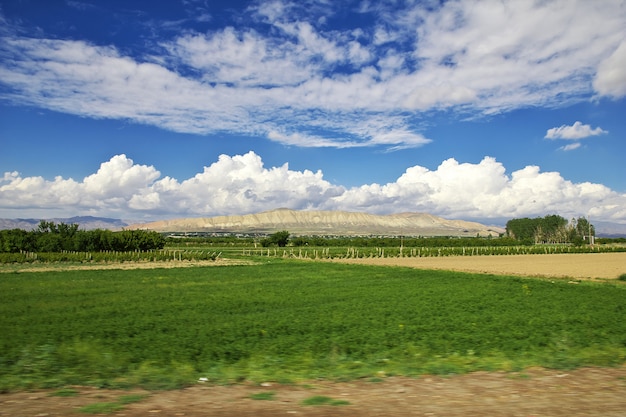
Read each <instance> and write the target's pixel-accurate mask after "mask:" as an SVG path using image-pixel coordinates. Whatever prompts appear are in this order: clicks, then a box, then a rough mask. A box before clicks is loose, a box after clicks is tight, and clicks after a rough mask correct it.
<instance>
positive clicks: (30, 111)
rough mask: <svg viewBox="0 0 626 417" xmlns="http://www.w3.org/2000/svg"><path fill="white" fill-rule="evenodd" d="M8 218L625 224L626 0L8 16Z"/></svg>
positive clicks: (4, 186) (2, 181)
mask: <svg viewBox="0 0 626 417" xmlns="http://www.w3.org/2000/svg"><path fill="white" fill-rule="evenodd" d="M0 38H1V39H0V217H2V218H53V217H71V216H86V215H90V216H98V217H112V218H121V219H133V220H135V221H150V220H159V219H168V218H181V217H212V216H218V215H235V214H249V213H257V212H261V211H265V210H272V209H276V208H290V209H294V210H346V211H358V212H368V213H374V214H389V213H401V212H425V213H430V214H434V215H438V216H442V217H445V218H449V219H464V220H479V221H483V222H485V223H488V224H496V225H497V224H500V225H502V224H504V223H505V222H506V221H507V220H508V219H511V218H519V217H539V216H545V215H549V214H558V215H561V216H563V217H565V218H568V219H569V218H572V217H580V216H586V217H589V218H590V219H591V220H592V222H594V221H601V222H612V223H615V224H621V225H626V121H625V117H626V1H620V0H596V1H588V0H541V1H531V0H528V1H526V0H514V1H506V0H497V1H496V0H460V1H443V0H442V1H434V0H432V1H431V0H424V1H419V0H416V1H412V0H387V1H372V0H355V1H350V0H332V1H331V0H328V1H324V0H298V1H289V0H276V1H272V0H268V1H242V0H228V1H213V0H171V1H161V2H155V1H152V0H123V1H122V0H0Z"/></svg>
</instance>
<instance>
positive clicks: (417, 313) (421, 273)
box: [0, 255, 626, 390]
mask: <svg viewBox="0 0 626 417" xmlns="http://www.w3.org/2000/svg"><path fill="white" fill-rule="evenodd" d="M589 256H597V255H589ZM625 291H626V286H625V285H624V284H623V283H622V282H620V281H617V280H616V281H613V282H603V283H596V282H585V281H583V282H580V284H579V285H571V284H569V283H568V282H567V281H562V280H556V281H553V282H551V281H548V280H538V279H530V278H522V277H514V276H497V275H483V274H470V273H462V272H451V271H432V270H419V269H411V268H401V267H388V266H385V267H383V266H369V265H348V264H342V263H333V262H310V261H301V260H291V259H281V258H269V259H262V258H261V259H259V264H256V265H236V266H224V267H221V266H215V267H189V268H181V269H177V268H174V269H162V268H157V269H140V270H123V269H115V270H78V271H48V272H45V273H41V272H19V273H6V274H2V275H0V334H1V335H2V336H1V338H0V389H3V390H11V389H18V388H30V387H53V386H63V385H68V384H86V385H95V386H103V387H106V386H108V387H125V386H136V385H139V386H144V387H146V388H172V387H177V386H183V385H187V384H189V383H192V382H193V381H197V380H198V378H206V379H207V380H208V381H213V382H218V383H223V382H237V381H244V380H246V381H257V382H262V381H268V380H270V381H278V382H289V381H297V380H302V379H315V378H324V379H333V380H334V379H351V378H360V377H380V376H388V375H406V376H412V375H420V374H424V373H430V374H449V373H465V372H469V371H475V370H505V371H512V370H521V369H524V368H527V367H530V366H544V367H548V368H557V369H569V368H574V367H578V366H585V365H597V366H613V365H620V364H623V363H624V362H625V361H626V321H625V320H623V317H624V313H625V312H626V304H625V300H626V292H625Z"/></svg>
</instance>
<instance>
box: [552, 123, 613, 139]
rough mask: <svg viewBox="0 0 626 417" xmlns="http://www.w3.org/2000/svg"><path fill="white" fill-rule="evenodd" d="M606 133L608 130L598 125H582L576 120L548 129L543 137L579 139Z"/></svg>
mask: <svg viewBox="0 0 626 417" xmlns="http://www.w3.org/2000/svg"><path fill="white" fill-rule="evenodd" d="M606 133H608V132H607V131H606V130H604V129H602V128H600V127H596V128H595V129H593V128H592V127H591V126H590V125H584V124H582V123H581V122H578V121H577V122H574V124H573V125H571V126H567V125H561V126H560V127H553V128H551V129H548V131H547V132H546V136H545V138H546V139H569V140H580V139H585V138H588V137H590V136H598V135H602V134H606Z"/></svg>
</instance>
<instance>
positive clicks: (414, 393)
mask: <svg viewBox="0 0 626 417" xmlns="http://www.w3.org/2000/svg"><path fill="white" fill-rule="evenodd" d="M76 390H77V391H78V395H77V396H74V397H55V396H51V395H50V394H51V391H37V392H20V393H12V394H2V395H0V416H6V417H9V416H11V417H17V416H21V417H37V416H40V417H43V416H50V417H52V416H71V415H74V416H75V415H81V412H80V408H81V407H84V406H86V405H89V404H94V403H102V402H116V401H118V400H119V398H120V397H121V396H122V395H129V394H146V395H147V397H146V398H144V399H143V400H141V401H139V402H137V403H133V404H130V405H127V406H125V407H124V408H123V409H122V410H119V411H115V412H113V413H111V415H114V416H126V417H138V416H152V415H154V416H186V417H200V416H222V417H235V416H244V417H245V416H259V417H269V416H281V415H284V416H287V415H296V416H303V417H309V416H364V417H372V416H448V417H461V416H463V417H467V416H490V417H498V416H520V417H531V416H536V417H540V416H542V417H543V416H552V417H560V416H563V417H579V416H594V417H595V416H603V417H618V416H621V417H623V416H626V367H620V368H586V369H578V370H574V371H567V372H563V371H548V370H544V369H530V370H527V371H525V372H523V373H516V374H511V373H508V374H507V373H500V372H491V373H487V372H476V373H472V374H467V375H460V376H453V377H447V378H444V377H436V376H429V375H427V376H423V377H421V378H416V379H411V378H399V377H389V378H384V379H382V380H380V381H379V382H372V381H369V380H359V381H353V382H341V383H333V382H324V381H315V382H311V383H310V384H308V385H275V384H262V386H255V385H245V384H242V385H235V386H209V385H203V384H198V385H196V386H193V387H190V388H187V389H183V390H176V391H165V392H147V391H141V390H133V391H113V390H98V389H94V388H76ZM262 392H273V393H274V396H273V398H272V399H271V400H254V399H252V398H251V396H252V395H254V394H259V393H262ZM320 395H321V396H327V397H330V398H332V399H334V400H342V401H347V402H348V403H349V404H347V405H337V406H333V405H318V406H307V405H303V404H302V401H303V400H305V399H307V398H310V397H312V396H320ZM83 415H85V414H83Z"/></svg>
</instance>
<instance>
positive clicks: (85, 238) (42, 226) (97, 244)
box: [0, 220, 165, 253]
mask: <svg viewBox="0 0 626 417" xmlns="http://www.w3.org/2000/svg"><path fill="white" fill-rule="evenodd" d="M164 246H165V238H164V237H163V236H162V235H161V234H160V233H158V232H153V231H147V230H123V231H120V232H113V231H110V230H102V229H96V230H79V229H78V225H77V224H65V223H59V224H56V223H54V222H48V221H45V220H42V221H41V222H40V223H39V226H38V227H37V228H36V229H34V230H31V231H26V230H22V229H11V230H0V252H12V253H16V252H22V251H24V252H62V251H77V252H98V251H120V252H126V251H145V250H153V249H162V248H163V247H164Z"/></svg>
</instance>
